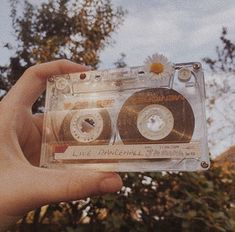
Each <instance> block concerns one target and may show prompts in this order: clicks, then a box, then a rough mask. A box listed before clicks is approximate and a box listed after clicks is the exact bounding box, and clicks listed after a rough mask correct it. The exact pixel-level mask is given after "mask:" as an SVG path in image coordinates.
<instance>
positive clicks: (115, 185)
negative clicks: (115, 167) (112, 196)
mask: <svg viewBox="0 0 235 232" xmlns="http://www.w3.org/2000/svg"><path fill="white" fill-rule="evenodd" d="M122 186H123V183H122V179H121V177H120V176H119V175H118V174H114V175H112V176H109V177H106V178H104V179H103V180H102V181H101V182H100V192H102V193H113V192H117V191H119V190H120V189H121V188H122Z"/></svg>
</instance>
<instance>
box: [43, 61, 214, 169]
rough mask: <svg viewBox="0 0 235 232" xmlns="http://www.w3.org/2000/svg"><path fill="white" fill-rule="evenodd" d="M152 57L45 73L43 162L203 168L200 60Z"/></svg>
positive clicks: (105, 166)
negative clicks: (129, 64)
mask: <svg viewBox="0 0 235 232" xmlns="http://www.w3.org/2000/svg"><path fill="white" fill-rule="evenodd" d="M153 58H154V57H153ZM160 58H161V57H160ZM149 59H150V58H149ZM150 60H151V59H150ZM163 61H164V60H163ZM163 61H162V63H163ZM151 62H152V63H151ZM151 62H150V61H148V62H147V63H146V64H145V65H144V66H140V67H132V68H122V69H112V70H104V71H88V72H83V73H73V74H66V75H59V76H53V77H51V78H49V79H48V82H47V92H46V107H45V108H46V113H45V116H44V128H43V129H44V130H43V142H42V152H41V166H42V167H47V168H79V169H92V170H99V171H118V172H120V171H196V170H206V169H208V168H209V165H210V162H209V156H208V146H207V134H206V117H205V106H204V100H205V88H204V77H203V71H202V67H201V64H200V63H197V62H191V63H180V64H170V63H169V62H165V63H164V64H162V63H161V62H154V61H151Z"/></svg>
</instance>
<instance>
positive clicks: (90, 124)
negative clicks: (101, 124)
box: [80, 118, 95, 134]
mask: <svg viewBox="0 0 235 232" xmlns="http://www.w3.org/2000/svg"><path fill="white" fill-rule="evenodd" d="M94 128H95V122H94V120H93V119H91V118H86V119H84V120H83V121H82V123H81V128H80V129H81V132H82V133H86V134H89V133H90V132H91V131H92V130H94Z"/></svg>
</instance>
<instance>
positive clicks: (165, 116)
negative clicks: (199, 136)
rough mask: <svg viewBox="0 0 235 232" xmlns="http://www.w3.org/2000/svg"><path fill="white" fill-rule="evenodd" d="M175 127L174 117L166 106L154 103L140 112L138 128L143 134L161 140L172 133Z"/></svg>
mask: <svg viewBox="0 0 235 232" xmlns="http://www.w3.org/2000/svg"><path fill="white" fill-rule="evenodd" d="M173 127H174V117H173V115H172V113H171V111H170V110H169V109H167V108H166V107H165V106H162V105H158V104H153V105H149V106H146V107H145V108H144V109H143V110H142V111H140V112H139V114H138V117H137V128H138V130H139V132H140V134H141V135H142V136H144V137H145V138H146V139H150V140H159V139H163V138H165V137H166V136H167V135H169V134H170V132H171V131H172V129H173Z"/></svg>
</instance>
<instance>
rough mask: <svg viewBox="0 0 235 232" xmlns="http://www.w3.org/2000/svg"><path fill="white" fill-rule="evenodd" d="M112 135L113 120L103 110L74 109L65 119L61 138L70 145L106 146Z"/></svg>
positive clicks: (60, 133)
mask: <svg viewBox="0 0 235 232" xmlns="http://www.w3.org/2000/svg"><path fill="white" fill-rule="evenodd" d="M111 135H112V126H111V119H110V117H109V113H108V111H107V110H105V109H103V108H88V109H78V108H74V109H73V110H71V111H70V112H69V113H68V114H67V115H66V116H65V118H64V120H63V122H62V125H61V128H60V132H59V137H60V140H61V141H64V142H67V143H68V144H70V145H105V144H109V141H110V138H111Z"/></svg>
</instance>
